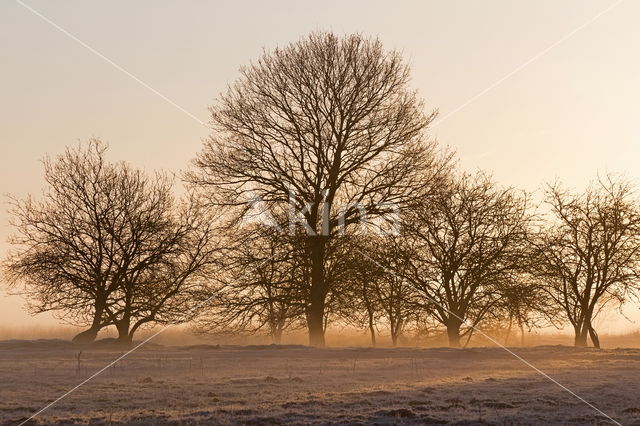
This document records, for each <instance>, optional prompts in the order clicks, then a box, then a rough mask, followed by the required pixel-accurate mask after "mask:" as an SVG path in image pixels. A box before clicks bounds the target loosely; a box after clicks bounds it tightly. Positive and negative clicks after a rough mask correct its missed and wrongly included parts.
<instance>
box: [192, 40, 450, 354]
mask: <svg viewBox="0 0 640 426" xmlns="http://www.w3.org/2000/svg"><path fill="white" fill-rule="evenodd" d="M241 74H242V76H241V78H240V79H239V80H238V81H237V82H236V83H235V84H233V85H232V86H231V87H230V88H229V89H228V91H227V93H226V94H225V95H223V96H222V97H221V99H220V101H219V103H218V104H216V105H215V106H213V107H211V108H210V111H211V115H212V124H213V126H214V129H215V131H214V133H213V134H212V135H211V137H210V138H209V140H208V141H207V142H206V144H205V147H204V149H203V151H202V152H201V153H200V154H199V155H198V156H197V158H196V159H195V161H194V163H195V165H196V166H197V169H196V170H195V171H194V172H192V173H190V174H188V176H187V180H188V181H190V182H191V183H193V184H195V185H197V186H200V187H203V188H205V189H208V190H209V191H208V195H209V197H210V201H211V203H213V204H214V205H224V206H243V205H244V204H245V203H246V201H247V199H251V198H253V197H257V198H259V199H260V200H262V201H263V202H264V203H265V205H266V206H267V208H269V209H281V210H286V209H287V206H288V205H289V204H290V203H292V204H293V206H292V207H293V208H294V209H295V210H296V212H298V213H299V214H296V216H295V221H296V222H297V223H296V226H297V227H298V228H299V229H302V230H304V232H305V236H306V238H305V253H306V257H307V259H308V261H309V264H310V280H309V282H308V285H309V307H308V314H307V320H308V321H307V326H308V330H309V342H310V343H311V344H312V345H317V346H322V345H324V329H325V322H326V321H325V320H326V319H325V308H326V306H325V305H326V301H327V295H328V294H329V293H330V291H331V288H330V286H329V282H328V281H327V280H326V260H327V245H328V242H329V240H330V239H332V238H333V237H334V236H335V235H336V234H338V233H339V232H340V231H341V229H342V227H341V224H342V225H344V227H350V226H352V225H354V224H356V223H358V222H360V220H361V219H362V218H361V215H362V213H365V214H366V215H368V218H369V219H371V218H373V217H376V216H379V215H385V214H388V213H390V212H395V211H396V209H398V208H402V207H404V206H405V205H406V204H407V203H409V202H411V201H412V200H415V199H416V198H419V197H420V196H421V194H422V193H424V192H425V191H426V190H428V189H429V188H430V187H431V185H432V181H431V180H426V181H425V180H422V181H420V180H419V179H418V178H417V177H418V176H419V175H420V174H422V175H424V174H426V173H429V174H432V175H435V174H437V171H438V167H439V166H440V165H441V162H440V161H439V160H440V157H439V156H438V155H436V148H435V145H434V144H433V143H426V142H425V141H424V137H423V132H424V130H425V128H426V127H427V125H428V124H429V123H430V122H431V121H432V120H433V119H434V117H435V113H432V114H430V115H426V116H425V115H424V114H423V105H422V103H421V102H420V101H419V100H418V99H417V98H416V95H415V93H414V92H413V91H411V90H410V89H409V88H408V82H409V69H408V67H407V66H406V65H405V64H404V63H403V62H402V60H401V57H400V54H399V53H398V52H395V51H385V50H384V49H383V47H382V44H381V43H380V42H379V41H378V40H369V39H365V38H363V37H361V36H359V35H350V36H346V37H338V36H336V35H334V34H331V33H323V32H317V33H313V34H311V35H309V36H308V37H306V38H304V39H302V40H301V41H299V42H297V43H293V44H291V45H289V46H287V47H285V48H277V49H274V50H273V51H269V52H265V53H264V54H263V55H262V56H261V57H260V58H259V59H258V61H257V62H255V63H252V64H251V65H249V66H247V67H244V68H242V69H241ZM425 183H426V185H425ZM239 211H240V213H239V214H242V213H243V211H244V209H242V208H239Z"/></svg>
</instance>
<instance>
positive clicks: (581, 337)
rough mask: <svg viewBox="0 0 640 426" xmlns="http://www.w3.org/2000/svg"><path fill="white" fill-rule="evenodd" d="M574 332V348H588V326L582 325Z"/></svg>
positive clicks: (576, 327) (575, 327)
mask: <svg viewBox="0 0 640 426" xmlns="http://www.w3.org/2000/svg"><path fill="white" fill-rule="evenodd" d="M574 331H575V339H574V346H575V347H576V348H586V347H587V332H588V329H587V326H586V324H585V323H582V324H581V325H576V326H574Z"/></svg>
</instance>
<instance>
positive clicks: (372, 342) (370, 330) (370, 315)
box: [369, 312, 376, 348]
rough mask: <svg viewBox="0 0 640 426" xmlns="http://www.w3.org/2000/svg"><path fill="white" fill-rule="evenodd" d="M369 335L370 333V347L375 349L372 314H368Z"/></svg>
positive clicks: (374, 330)
mask: <svg viewBox="0 0 640 426" xmlns="http://www.w3.org/2000/svg"><path fill="white" fill-rule="evenodd" d="M369 333H371V346H373V347H374V348H375V347H376V326H375V324H374V323H373V313H372V312H369Z"/></svg>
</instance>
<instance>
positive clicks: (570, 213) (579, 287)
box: [536, 176, 640, 348]
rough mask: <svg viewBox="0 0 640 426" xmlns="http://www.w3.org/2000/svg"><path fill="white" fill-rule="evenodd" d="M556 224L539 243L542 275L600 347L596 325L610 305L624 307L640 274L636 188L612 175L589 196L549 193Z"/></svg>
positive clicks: (580, 332)
mask: <svg viewBox="0 0 640 426" xmlns="http://www.w3.org/2000/svg"><path fill="white" fill-rule="evenodd" d="M546 203H547V205H548V206H549V207H550V209H551V212H550V215H551V218H552V219H551V220H550V222H549V224H548V225H547V226H546V227H545V228H544V230H543V232H542V233H541V234H540V236H539V239H538V240H537V247H538V256H539V258H538V265H539V267H538V268H537V269H536V272H537V273H538V276H539V277H540V278H542V279H543V280H544V282H545V283H546V284H547V285H546V286H545V288H546V289H547V291H548V294H549V295H550V296H551V297H552V298H553V300H555V302H556V303H557V305H558V306H559V307H561V308H562V311H563V313H564V314H565V316H566V318H567V320H568V321H569V322H570V323H571V325H572V326H573V328H574V332H575V345H576V346H586V345H587V338H588V336H589V337H590V338H591V341H592V343H593V345H594V346H595V347H597V348H598V347H600V340H599V338H598V334H597V332H596V330H595V329H594V326H593V320H594V319H595V318H596V317H597V315H598V314H599V312H600V311H601V310H602V309H603V308H604V307H605V306H608V305H610V304H618V305H619V304H622V303H624V301H625V300H626V299H627V296H629V294H630V293H631V292H633V291H634V289H635V287H634V286H635V285H636V283H637V280H638V273H639V272H640V207H639V205H638V201H637V199H636V198H635V194H634V186H633V185H632V184H631V183H629V182H627V181H625V180H623V179H617V178H614V177H612V176H607V177H606V178H604V179H599V180H598V181H597V182H596V183H594V184H592V185H591V186H589V187H588V188H587V189H586V190H585V191H584V192H583V193H581V194H574V193H571V192H569V191H567V190H565V189H563V188H562V187H561V186H560V185H558V184H556V185H552V186H548V188H547V198H546Z"/></svg>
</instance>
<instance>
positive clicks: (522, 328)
mask: <svg viewBox="0 0 640 426" xmlns="http://www.w3.org/2000/svg"><path fill="white" fill-rule="evenodd" d="M518 327H520V346H524V324H523V323H522V322H518Z"/></svg>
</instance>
